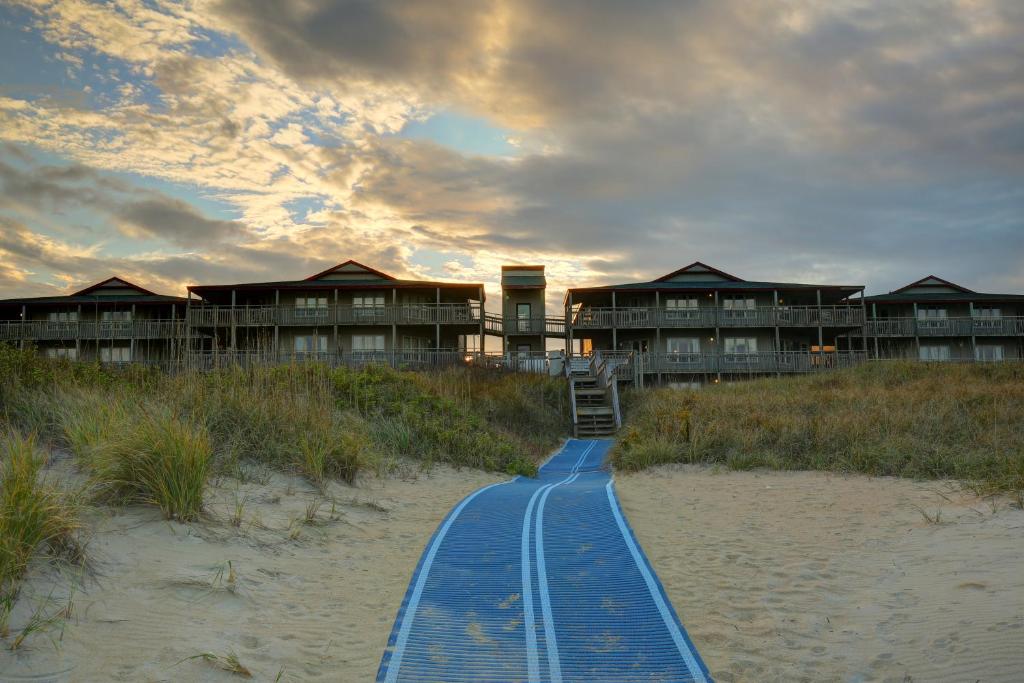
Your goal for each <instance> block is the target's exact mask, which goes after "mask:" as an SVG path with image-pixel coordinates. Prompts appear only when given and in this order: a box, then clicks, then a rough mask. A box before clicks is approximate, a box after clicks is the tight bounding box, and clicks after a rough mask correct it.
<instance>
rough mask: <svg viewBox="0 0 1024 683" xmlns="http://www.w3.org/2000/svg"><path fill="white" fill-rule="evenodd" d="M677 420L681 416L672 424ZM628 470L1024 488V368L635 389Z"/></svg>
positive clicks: (885, 371)
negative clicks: (827, 475) (848, 476)
mask: <svg viewBox="0 0 1024 683" xmlns="http://www.w3.org/2000/svg"><path fill="white" fill-rule="evenodd" d="M673 414H676V417H675V418H673V417H671V416H672V415H673ZM626 415H627V429H626V431H625V433H624V435H623V438H622V439H621V440H620V442H619V443H618V444H617V445H616V447H615V448H614V450H613V453H612V460H613V463H614V464H615V466H616V467H619V468H621V469H625V470H635V469H642V468H643V467H647V466H649V465H651V464H656V463H660V462H688V463H722V464H725V465H727V466H729V467H732V468H736V469H749V468H752V467H768V468H773V469H813V470H832V471H839V472H862V473H866V474H871V475H892V476H902V477H914V478H955V479H961V480H966V481H971V482H975V483H977V484H978V485H979V486H982V487H984V488H985V489H986V490H991V491H1020V490H1024V365H1021V364H1018V363H1002V364H986V365H981V364H974V365H942V366H937V365H933V364H922V363H873V364H869V365H865V366H862V367H860V368H855V369H852V370H844V371H837V372H831V373H827V374H824V373H823V374H816V375H808V376H802V377H789V378H781V379H774V378H773V379H760V380H751V381H746V382H734V383H729V384H722V385H715V386H710V387H706V388H704V389H700V390H698V391H684V390H674V389H654V390H649V391H639V392H632V393H631V395H630V396H629V397H628V400H627V401H626Z"/></svg>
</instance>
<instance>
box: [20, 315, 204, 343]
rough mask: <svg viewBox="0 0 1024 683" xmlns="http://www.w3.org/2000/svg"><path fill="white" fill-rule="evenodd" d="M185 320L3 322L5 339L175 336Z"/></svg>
mask: <svg viewBox="0 0 1024 683" xmlns="http://www.w3.org/2000/svg"><path fill="white" fill-rule="evenodd" d="M184 335H185V323H184V321H182V320H99V321H96V320H79V321H61V322H56V321H50V320H26V321H22V320H12V321H2V322H0V340H3V341H37V340H38V341H43V340H58V341H61V340H63V341H74V340H75V339H171V338H177V337H184Z"/></svg>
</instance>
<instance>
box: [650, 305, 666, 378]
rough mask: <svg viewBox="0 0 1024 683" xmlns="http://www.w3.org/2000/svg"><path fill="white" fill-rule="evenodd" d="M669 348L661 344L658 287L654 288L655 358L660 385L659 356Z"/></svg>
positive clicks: (660, 364)
mask: <svg viewBox="0 0 1024 683" xmlns="http://www.w3.org/2000/svg"><path fill="white" fill-rule="evenodd" d="M667 351H668V349H665V348H662V346H661V292H659V291H658V290H657V289H656V290H654V356H653V357H654V359H655V361H654V362H655V363H657V365H658V386H661V380H662V377H661V366H662V363H659V362H658V360H657V359H658V358H661V357H662V354H663V353H666V352H667Z"/></svg>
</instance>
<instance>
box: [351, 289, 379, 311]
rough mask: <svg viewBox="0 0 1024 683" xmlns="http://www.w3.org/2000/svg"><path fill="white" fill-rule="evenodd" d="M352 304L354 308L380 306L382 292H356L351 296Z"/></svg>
mask: <svg viewBox="0 0 1024 683" xmlns="http://www.w3.org/2000/svg"><path fill="white" fill-rule="evenodd" d="M352 305H353V306H355V307H356V308H375V307H377V308H380V307H383V306H384V293H383V292H377V293H374V294H356V295H355V296H354V297H352Z"/></svg>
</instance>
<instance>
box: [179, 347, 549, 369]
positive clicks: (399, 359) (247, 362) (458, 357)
mask: <svg viewBox="0 0 1024 683" xmlns="http://www.w3.org/2000/svg"><path fill="white" fill-rule="evenodd" d="M292 363H320V364H323V365H327V366H329V367H339V366H347V367H362V366H366V365H387V366H390V367H393V368H397V369H407V370H429V369H432V368H449V367H458V366H477V367H487V368H495V369H501V370H507V371H512V372H528V373H546V372H547V371H548V364H549V358H548V355H547V354H546V353H544V352H531V353H516V352H512V353H506V354H501V353H481V352H479V351H458V350H447V349H441V350H398V351H354V352H349V353H274V352H264V351H201V352H192V353H190V354H188V356H187V358H186V359H185V360H184V361H178V362H177V363H176V364H177V365H178V366H179V367H180V366H182V365H184V366H186V367H188V368H190V369H194V370H212V369H215V368H227V367H234V366H241V367H255V366H270V365H282V364H292ZM164 364H165V365H167V363H166V362H165V363H164Z"/></svg>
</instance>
